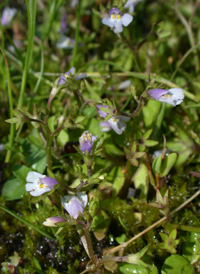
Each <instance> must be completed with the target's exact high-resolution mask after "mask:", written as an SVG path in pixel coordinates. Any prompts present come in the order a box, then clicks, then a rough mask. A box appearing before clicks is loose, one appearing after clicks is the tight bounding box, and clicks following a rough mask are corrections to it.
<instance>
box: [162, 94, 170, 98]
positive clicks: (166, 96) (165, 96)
mask: <svg viewBox="0 0 200 274" xmlns="http://www.w3.org/2000/svg"><path fill="white" fill-rule="evenodd" d="M162 97H163V98H168V97H172V96H171V95H169V94H164V95H163V96H162Z"/></svg>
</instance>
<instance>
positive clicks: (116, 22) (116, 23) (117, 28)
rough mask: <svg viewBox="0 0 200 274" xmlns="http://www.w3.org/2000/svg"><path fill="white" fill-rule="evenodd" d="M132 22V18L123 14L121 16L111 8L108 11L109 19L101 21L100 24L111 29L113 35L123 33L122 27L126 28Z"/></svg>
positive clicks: (116, 9) (115, 9)
mask: <svg viewBox="0 0 200 274" xmlns="http://www.w3.org/2000/svg"><path fill="white" fill-rule="evenodd" d="M132 20H133V16H132V15H130V14H128V13H125V14H123V15H121V12H120V10H119V9H118V8H112V9H111V10H110V11H109V17H105V18H103V19H102V23H103V24H104V25H107V26H109V27H111V28H113V31H114V32H115V33H120V32H122V31H123V27H122V25H123V26H125V27H127V26H128V25H129V24H130V23H131V22H132Z"/></svg>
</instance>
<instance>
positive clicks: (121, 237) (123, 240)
mask: <svg viewBox="0 0 200 274" xmlns="http://www.w3.org/2000/svg"><path fill="white" fill-rule="evenodd" d="M115 239H116V241H117V242H118V244H120V245H121V244H123V243H125V241H126V234H122V235H121V236H118V237H116V238H115Z"/></svg>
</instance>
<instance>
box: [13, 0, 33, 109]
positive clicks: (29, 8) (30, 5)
mask: <svg viewBox="0 0 200 274" xmlns="http://www.w3.org/2000/svg"><path fill="white" fill-rule="evenodd" d="M26 5H27V12H28V47H27V54H26V61H25V66H24V71H23V76H22V85H21V90H20V95H19V101H18V106H17V108H18V109H19V110H20V109H21V108H22V106H23V100H24V92H25V88H26V81H27V75H28V72H29V68H30V64H31V60H32V53H33V43H34V34H35V20H36V8H37V0H33V1H29V2H28V0H26Z"/></svg>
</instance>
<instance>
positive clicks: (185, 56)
mask: <svg viewBox="0 0 200 274" xmlns="http://www.w3.org/2000/svg"><path fill="white" fill-rule="evenodd" d="M199 47H200V42H199V43H198V44H196V45H195V46H194V47H192V48H190V49H189V50H188V51H187V52H186V53H185V54H184V55H183V57H182V58H181V60H180V61H179V63H178V66H177V68H176V69H175V71H174V73H173V74H172V77H171V79H170V81H172V80H173V79H174V77H175V75H176V73H177V71H178V70H179V68H180V66H181V65H182V64H183V62H184V61H185V60H186V58H187V57H188V56H189V55H190V54H191V53H192V52H193V51H194V50H196V49H197V48H199Z"/></svg>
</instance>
